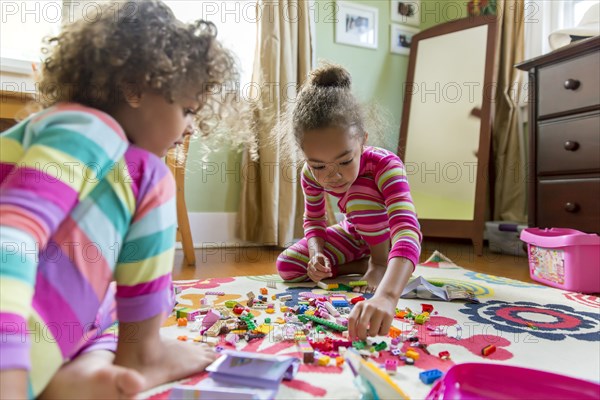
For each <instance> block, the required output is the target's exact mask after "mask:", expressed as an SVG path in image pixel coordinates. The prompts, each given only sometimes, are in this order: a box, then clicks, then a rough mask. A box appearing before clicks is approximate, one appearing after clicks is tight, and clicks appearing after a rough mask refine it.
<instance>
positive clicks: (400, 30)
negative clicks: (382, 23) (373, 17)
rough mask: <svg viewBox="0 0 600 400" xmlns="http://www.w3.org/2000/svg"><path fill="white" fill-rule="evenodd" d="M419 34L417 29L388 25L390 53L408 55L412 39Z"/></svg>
mask: <svg viewBox="0 0 600 400" xmlns="http://www.w3.org/2000/svg"><path fill="white" fill-rule="evenodd" d="M417 33H419V30H418V29H417V28H414V27H411V26H406V25H399V24H391V25H390V52H391V53H394V54H403V55H408V54H410V46H411V44H412V38H413V36H414V35H416V34H417Z"/></svg>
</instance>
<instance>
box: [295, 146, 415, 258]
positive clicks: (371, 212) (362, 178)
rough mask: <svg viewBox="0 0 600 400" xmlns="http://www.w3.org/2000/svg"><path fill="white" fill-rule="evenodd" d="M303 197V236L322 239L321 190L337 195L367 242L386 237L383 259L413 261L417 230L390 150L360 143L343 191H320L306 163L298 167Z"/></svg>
mask: <svg viewBox="0 0 600 400" xmlns="http://www.w3.org/2000/svg"><path fill="white" fill-rule="evenodd" d="M301 182H302V190H303V191H304V197H305V210H304V234H305V237H306V239H310V238H311V237H315V236H316V237H321V238H323V239H324V240H327V238H326V228H327V221H326V216H325V193H329V194H331V195H332V196H334V197H336V198H337V199H338V207H339V208H340V210H341V211H342V212H343V213H344V214H345V215H346V219H347V221H348V222H349V223H351V224H352V225H354V226H355V228H356V230H357V232H358V233H359V234H360V235H361V237H362V238H363V239H364V240H365V242H367V244H368V245H370V246H372V245H376V244H378V243H381V242H383V241H385V240H391V247H390V253H389V256H388V260H391V259H392V258H394V257H404V258H407V259H409V260H410V261H411V262H412V263H413V265H415V266H416V265H417V264H418V262H419V255H420V253H421V239H422V235H421V231H420V225H419V221H418V220H417V214H416V211H415V207H414V204H413V202H412V198H411V196H410V188H409V186H408V180H407V177H406V170H405V168H404V164H403V163H402V161H401V160H400V158H398V156H397V155H395V154H394V153H392V152H390V151H387V150H385V149H381V148H377V147H366V148H365V150H364V151H363V153H362V155H361V159H360V169H359V173H358V177H357V179H356V180H355V181H354V183H353V184H352V185H351V186H350V188H349V189H348V190H347V191H346V193H335V192H331V191H328V190H326V189H324V188H323V187H322V186H321V185H320V184H319V183H318V182H317V180H316V179H315V177H314V175H313V174H312V172H311V170H310V168H309V167H308V164H305V165H304V168H303V170H302V178H301Z"/></svg>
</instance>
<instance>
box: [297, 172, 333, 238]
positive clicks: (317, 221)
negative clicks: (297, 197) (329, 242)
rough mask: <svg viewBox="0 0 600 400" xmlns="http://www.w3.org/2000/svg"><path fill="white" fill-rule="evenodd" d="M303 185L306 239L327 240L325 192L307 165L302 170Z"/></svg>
mask: <svg viewBox="0 0 600 400" xmlns="http://www.w3.org/2000/svg"><path fill="white" fill-rule="evenodd" d="M301 185H302V191H303V192H304V237H305V238H306V239H307V240H308V239H310V238H312V237H315V236H316V237H320V238H323V239H326V238H327V217H326V214H325V209H326V208H325V190H324V189H323V187H322V186H321V185H319V183H318V182H317V180H316V179H315V178H314V176H313V174H312V173H311V172H310V168H308V165H307V164H304V168H302V179H301Z"/></svg>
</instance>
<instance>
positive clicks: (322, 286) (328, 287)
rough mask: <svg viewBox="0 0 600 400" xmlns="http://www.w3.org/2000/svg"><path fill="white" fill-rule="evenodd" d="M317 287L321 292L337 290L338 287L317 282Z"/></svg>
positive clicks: (333, 284) (335, 284)
mask: <svg viewBox="0 0 600 400" xmlns="http://www.w3.org/2000/svg"><path fill="white" fill-rule="evenodd" d="M317 286H318V287H320V288H321V289H323V290H331V289H337V288H338V287H339V285H338V284H337V283H325V282H323V281H319V282H317Z"/></svg>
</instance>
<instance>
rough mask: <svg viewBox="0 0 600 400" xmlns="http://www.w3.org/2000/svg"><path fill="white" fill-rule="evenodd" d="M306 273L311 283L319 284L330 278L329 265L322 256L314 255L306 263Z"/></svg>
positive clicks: (319, 254)
mask: <svg viewBox="0 0 600 400" xmlns="http://www.w3.org/2000/svg"><path fill="white" fill-rule="evenodd" d="M306 273H307V274H308V277H309V278H310V279H311V280H312V281H313V282H319V281H321V280H323V279H327V278H330V277H331V264H330V262H329V260H328V259H327V257H325V255H324V254H322V253H318V254H315V255H314V256H313V257H312V258H311V259H310V261H309V262H308V268H307V270H306Z"/></svg>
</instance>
